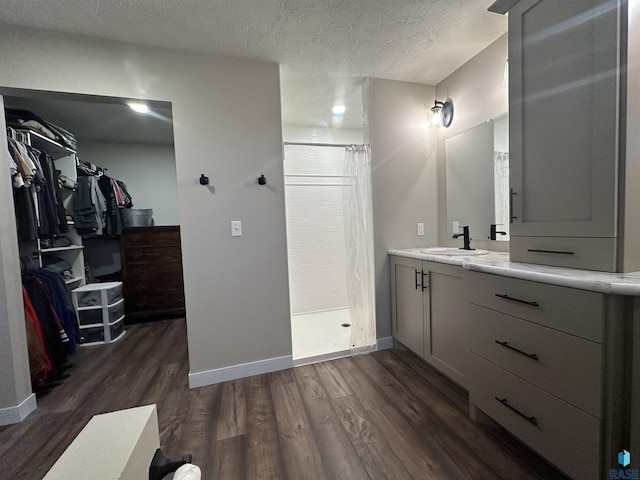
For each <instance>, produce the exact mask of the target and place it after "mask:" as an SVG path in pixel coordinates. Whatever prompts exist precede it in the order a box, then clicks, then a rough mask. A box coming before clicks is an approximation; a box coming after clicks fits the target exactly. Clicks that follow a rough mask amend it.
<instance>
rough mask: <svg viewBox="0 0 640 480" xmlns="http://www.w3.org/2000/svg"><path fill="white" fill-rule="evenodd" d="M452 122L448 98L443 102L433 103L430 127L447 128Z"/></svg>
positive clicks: (451, 110) (451, 107)
mask: <svg viewBox="0 0 640 480" xmlns="http://www.w3.org/2000/svg"><path fill="white" fill-rule="evenodd" d="M452 121H453V102H452V101H451V99H450V98H448V99H447V100H445V101H444V102H439V101H438V100H436V101H435V103H434V105H433V107H431V125H433V126H434V127H439V126H440V125H442V126H443V127H448V126H449V125H451V122H452Z"/></svg>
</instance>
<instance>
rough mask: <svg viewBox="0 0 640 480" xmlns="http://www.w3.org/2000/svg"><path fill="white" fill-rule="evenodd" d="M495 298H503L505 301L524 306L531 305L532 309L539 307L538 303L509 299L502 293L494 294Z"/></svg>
mask: <svg viewBox="0 0 640 480" xmlns="http://www.w3.org/2000/svg"><path fill="white" fill-rule="evenodd" d="M496 297H500V298H504V299H505V300H511V301H512V302H518V303H524V304H525V305H531V306H532V307H539V306H540V304H539V303H538V302H530V301H529V300H521V299H520V298H515V297H510V296H509V295H505V294H502V293H496Z"/></svg>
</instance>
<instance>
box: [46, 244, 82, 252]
mask: <svg viewBox="0 0 640 480" xmlns="http://www.w3.org/2000/svg"><path fill="white" fill-rule="evenodd" d="M83 248H84V247H83V246H82V245H69V246H67V247H53V248H42V249H40V253H53V252H64V251H66V250H82V249H83Z"/></svg>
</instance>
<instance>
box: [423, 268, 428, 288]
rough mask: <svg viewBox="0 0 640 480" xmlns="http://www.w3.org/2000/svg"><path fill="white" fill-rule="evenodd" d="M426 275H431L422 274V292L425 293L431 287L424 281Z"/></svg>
mask: <svg viewBox="0 0 640 480" xmlns="http://www.w3.org/2000/svg"><path fill="white" fill-rule="evenodd" d="M425 275H429V272H425V271H423V272H422V291H423V292H424V291H425V290H426V289H427V288H429V285H428V284H427V282H425V281H424V277H425Z"/></svg>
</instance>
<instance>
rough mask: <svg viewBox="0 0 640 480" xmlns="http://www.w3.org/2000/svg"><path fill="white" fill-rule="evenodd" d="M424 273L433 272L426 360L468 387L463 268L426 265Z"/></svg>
mask: <svg viewBox="0 0 640 480" xmlns="http://www.w3.org/2000/svg"><path fill="white" fill-rule="evenodd" d="M424 269H425V270H427V269H428V270H429V278H430V281H429V290H430V295H429V297H430V308H429V310H425V317H424V318H425V346H424V349H425V359H426V360H427V361H428V362H429V363H431V364H432V365H434V366H435V367H436V368H438V369H439V370H440V371H441V372H442V373H444V374H445V375H447V376H448V377H449V378H451V379H452V380H454V381H456V382H457V383H459V384H460V385H462V386H464V387H466V385H465V381H464V370H465V365H466V362H467V359H468V355H469V347H468V340H467V335H468V329H469V325H468V322H467V318H468V308H469V307H468V302H467V298H466V294H465V290H464V286H463V283H462V268H460V267H453V266H449V265H440V264H434V263H430V262H425V263H424ZM425 297H427V295H425ZM427 312H428V314H427ZM427 332H428V333H427Z"/></svg>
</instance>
